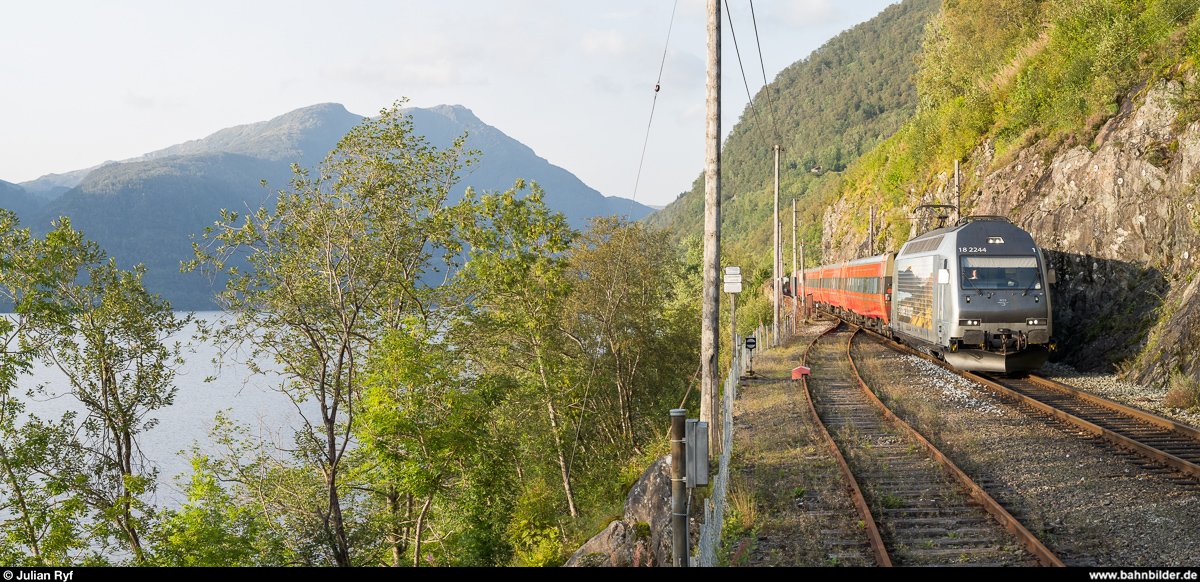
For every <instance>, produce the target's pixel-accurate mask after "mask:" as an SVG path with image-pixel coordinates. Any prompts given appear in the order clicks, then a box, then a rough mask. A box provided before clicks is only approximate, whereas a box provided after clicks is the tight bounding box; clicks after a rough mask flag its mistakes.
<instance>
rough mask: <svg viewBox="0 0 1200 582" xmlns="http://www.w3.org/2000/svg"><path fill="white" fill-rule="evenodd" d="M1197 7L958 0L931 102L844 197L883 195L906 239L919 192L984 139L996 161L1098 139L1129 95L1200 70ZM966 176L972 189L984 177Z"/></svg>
mask: <svg viewBox="0 0 1200 582" xmlns="http://www.w3.org/2000/svg"><path fill="white" fill-rule="evenodd" d="M1195 14H1196V6H1194V5H1193V3H1190V2H1182V1H1179V0H1160V1H1150V2H1126V1H1124V0H1083V1H1079V2H1077V1H1067V0H984V1H978V2H961V1H947V2H946V3H945V5H944V6H943V9H942V11H941V12H940V13H939V14H938V15H936V16H935V17H934V18H933V19H932V20H931V21H930V24H929V25H928V27H927V29H926V35H925V40H924V52H923V55H922V57H921V71H920V73H919V74H918V75H917V76H916V79H917V85H918V89H919V91H920V94H921V102H922V108H921V110H920V111H918V112H917V114H916V115H914V116H913V118H912V119H911V120H909V122H908V123H907V124H906V125H905V126H904V127H903V128H902V129H900V130H899V131H897V132H896V134H895V135H893V136H892V137H891V138H890V139H889V140H887V142H885V143H884V144H882V145H881V146H880V147H878V148H876V149H875V150H874V151H872V152H871V153H869V154H867V155H865V156H863V157H862V158H861V159H860V160H859V162H858V163H857V164H855V165H854V166H853V167H852V168H850V169H849V170H848V171H847V173H846V180H845V184H844V185H843V186H842V187H841V188H840V194H841V195H843V196H845V197H847V198H848V199H849V200H850V203H851V207H860V208H865V207H866V205H867V204H869V203H875V202H876V201H882V203H883V214H884V216H885V218H884V227H883V230H884V231H885V232H888V233H889V234H888V238H889V239H890V241H889V242H890V243H891V244H890V246H891V247H892V248H897V247H898V246H899V244H901V243H902V242H904V240H905V239H906V238H907V236H908V231H909V226H910V225H909V222H908V220H907V218H908V214H909V212H908V211H909V209H910V208H912V207H913V206H914V205H915V204H916V203H917V201H916V200H917V196H919V195H921V194H924V193H928V192H936V191H939V190H942V189H944V188H946V185H947V183H946V181H945V178H944V176H945V173H946V172H948V170H949V169H950V168H952V167H953V164H954V161H955V160H966V159H967V158H968V157H969V156H970V154H971V152H973V151H975V149H976V148H977V147H978V146H979V145H981V144H983V143H985V142H987V141H989V140H990V141H991V143H992V145H993V146H994V147H995V152H996V156H995V159H994V160H993V162H992V164H993V165H992V167H996V166H998V165H1003V164H1006V163H1008V162H1009V161H1010V160H1011V159H1012V157H1013V156H1014V155H1015V152H1016V151H1017V150H1019V149H1020V148H1026V147H1034V148H1036V150H1037V151H1038V153H1040V154H1041V156H1042V157H1043V159H1046V158H1048V157H1049V156H1050V155H1051V154H1052V153H1053V152H1054V151H1056V150H1057V149H1058V148H1060V147H1075V146H1080V145H1083V146H1090V145H1091V143H1092V140H1093V138H1094V136H1095V135H1096V132H1097V131H1098V130H1099V129H1100V127H1101V126H1102V125H1103V124H1104V122H1105V121H1107V120H1108V119H1109V118H1110V117H1111V116H1112V115H1113V114H1115V113H1116V111H1117V106H1118V100H1119V99H1121V98H1123V97H1124V96H1125V95H1126V94H1128V93H1129V92H1130V91H1132V90H1133V89H1134V88H1135V87H1137V86H1139V84H1142V83H1147V82H1149V81H1151V80H1153V79H1155V78H1158V77H1162V76H1167V77H1171V76H1176V75H1180V73H1181V72H1183V71H1187V70H1189V69H1191V68H1192V67H1193V66H1194V61H1195V58H1196V57H1195V55H1196V54H1198V53H1197V47H1198V46H1200V45H1198V44H1197V42H1196V40H1195V39H1197V38H1200V33H1196V30H1200V29H1197V26H1198V25H1197V24H1195V23H1194V17H1195ZM1189 91H1190V92H1192V93H1194V92H1195V88H1194V87H1191V86H1190V84H1189V86H1187V87H1185V91H1184V95H1182V96H1181V98H1180V99H1179V100H1178V101H1179V102H1178V103H1177V105H1182V106H1183V114H1182V116H1181V119H1183V120H1184V121H1183V122H1182V123H1187V122H1188V120H1190V119H1194V118H1195V117H1196V115H1200V113H1196V112H1197V111H1200V109H1195V107H1194V106H1192V105H1191V99H1189V93H1188V92H1189ZM1193 109H1195V111H1192V110H1193ZM1160 145H1161V147H1158V148H1155V149H1154V151H1153V152H1151V156H1150V157H1151V159H1152V161H1153V162H1157V163H1159V164H1162V165H1166V164H1168V163H1170V161H1171V159H1172V158H1173V150H1172V149H1171V146H1170V144H1160ZM986 169H987V168H985V170H986ZM966 178H967V182H966V183H965V184H963V186H962V188H963V191H965V192H970V191H971V190H972V189H974V188H975V187H976V186H975V184H974V181H975V180H977V178H976V177H975V175H974V173H971V172H968V173H966ZM947 192H948V190H947ZM940 201H941V202H948V201H949V198H948V194H944V195H943V198H942V200H940ZM855 228H861V229H863V230H865V225H858V224H855Z"/></svg>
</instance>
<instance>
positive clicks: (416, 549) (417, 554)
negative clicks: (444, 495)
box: [413, 495, 433, 568]
mask: <svg viewBox="0 0 1200 582" xmlns="http://www.w3.org/2000/svg"><path fill="white" fill-rule="evenodd" d="M430 503H433V496H432V495H430V496H429V498H427V499H426V500H425V505H424V506H422V507H421V513H420V514H418V515H417V527H416V531H415V535H416V537H417V539H416V541H415V542H414V543H413V567H414V568H419V567H420V566H421V528H422V527H424V523H425V512H426V511H429V504H430Z"/></svg>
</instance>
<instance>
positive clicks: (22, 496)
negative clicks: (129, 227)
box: [0, 211, 190, 565]
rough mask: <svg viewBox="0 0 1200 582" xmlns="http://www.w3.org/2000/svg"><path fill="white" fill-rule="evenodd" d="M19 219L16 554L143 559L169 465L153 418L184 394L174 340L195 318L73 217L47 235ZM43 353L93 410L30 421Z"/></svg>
mask: <svg viewBox="0 0 1200 582" xmlns="http://www.w3.org/2000/svg"><path fill="white" fill-rule="evenodd" d="M17 226H18V225H17V221H16V219H15V217H14V216H13V215H12V214H11V213H8V212H6V211H5V212H0V239H3V240H4V243H5V245H4V250H3V254H0V267H2V270H0V290H2V291H0V292H2V294H3V298H4V299H6V300H8V301H10V302H12V304H13V305H14V306H15V308H16V313H15V316H14V317H15V318H14V319H8V318H6V319H4V320H3V323H0V335H2V336H3V337H4V340H5V343H6V346H8V347H6V349H5V350H4V354H3V363H2V364H0V473H2V474H3V475H2V476H0V479H2V481H3V485H4V486H3V488H2V489H0V495H2V497H0V499H2V500H3V508H4V510H5V513H6V514H11V515H13V516H15V519H13V520H11V521H6V522H4V524H3V526H0V530H2V534H0V535H3V536H4V537H5V538H6V540H7V542H8V544H7V549H6V550H5V552H6V555H5V561H6V562H8V563H27V564H38V565H51V564H53V565H57V564H95V563H101V562H102V561H104V559H105V558H103V557H101V556H100V555H97V552H99V553H102V554H103V553H107V552H108V551H109V550H110V549H111V548H113V547H114V546H115V547H116V548H117V551H119V552H128V553H129V554H132V556H133V559H134V560H135V561H136V562H137V563H143V562H144V561H145V551H144V542H143V539H142V538H143V536H144V534H145V533H146V532H147V531H148V530H149V529H150V528H151V526H152V524H153V522H154V519H155V508H154V507H153V506H152V505H151V504H150V502H149V501H148V500H149V499H150V498H151V497H152V495H153V493H154V489H155V478H156V475H157V471H156V470H155V469H154V468H153V467H152V466H151V465H150V464H149V463H148V462H147V461H146V460H145V459H144V458H143V457H142V455H141V453H140V451H139V447H138V441H139V439H140V435H141V433H142V432H144V431H146V430H148V429H150V428H152V427H153V426H154V425H155V424H156V422H157V421H156V420H154V419H153V418H152V417H151V416H149V415H151V414H152V413H153V412H154V411H155V410H158V409H160V408H162V407H164V406H169V405H170V404H171V402H172V400H173V399H174V395H175V388H174V386H173V385H172V379H173V377H174V367H175V366H177V365H179V364H181V363H182V360H181V359H180V357H179V352H180V347H179V345H178V344H176V345H174V346H173V347H171V346H167V345H166V344H165V343H164V341H165V337H166V336H168V335H170V334H172V333H174V332H177V331H179V330H180V329H181V328H182V327H183V326H184V325H186V324H187V323H188V321H189V320H190V318H189V317H185V318H183V319H178V318H176V317H175V315H174V313H173V312H172V311H171V306H170V304H168V303H166V302H164V301H162V300H160V299H159V298H158V297H157V296H153V295H150V294H149V293H148V292H146V289H145V287H144V286H143V285H142V276H143V274H144V273H145V269H144V267H142V266H140V265H139V266H138V267H136V268H135V269H134V270H133V271H123V270H121V269H118V268H117V267H116V263H115V261H113V260H111V259H108V260H106V258H107V257H106V256H105V253H104V251H102V250H100V249H99V247H98V246H97V245H96V244H95V243H94V242H91V241H88V240H87V239H86V238H85V237H84V236H83V235H82V234H81V233H79V232H78V231H75V230H73V229H72V228H71V225H70V223H69V221H67V220H63V221H62V222H61V223H59V224H56V225H55V228H54V230H53V231H51V232H50V233H48V234H47V235H46V237H45V239H44V240H41V239H35V238H33V237H31V236H30V234H29V231H28V230H21V229H18V228H17ZM14 343H16V344H17V346H18V347H19V349H16V350H11V349H9V348H10V347H12V346H13V344H14ZM35 358H37V359H41V360H42V361H43V362H44V363H45V364H47V365H49V366H53V367H55V368H57V369H58V370H59V371H61V372H62V373H63V374H64V375H65V376H66V379H67V383H68V390H69V394H70V396H71V397H72V398H74V399H75V400H77V401H79V403H80V404H81V405H82V406H83V408H84V410H85V415H84V416H83V418H82V419H80V420H79V421H78V423H77V421H76V416H75V415H74V414H71V413H68V414H65V415H64V416H63V417H62V419H61V420H60V421H58V422H45V421H42V420H41V419H39V418H37V417H35V416H30V417H28V418H26V419H24V422H23V423H20V424H19V423H18V422H19V421H18V419H19V418H20V417H21V416H22V412H23V409H24V406H23V404H22V403H21V402H20V401H19V400H17V398H16V396H15V395H14V394H13V390H14V389H15V387H16V377H17V376H18V375H19V374H21V373H23V372H24V371H26V370H27V369H28V367H29V365H30V363H31V362H32V361H33V360H34V359H35ZM39 391H40V392H41V393H42V394H43V395H44V396H54V395H51V394H48V392H47V389H46V388H39ZM29 395H30V396H32V391H31V392H30V393H29Z"/></svg>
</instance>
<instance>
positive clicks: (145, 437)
mask: <svg viewBox="0 0 1200 582" xmlns="http://www.w3.org/2000/svg"><path fill="white" fill-rule="evenodd" d="M184 315H185V314H183V313H179V314H177V316H179V317H183V316H184ZM196 316H197V318H199V319H205V320H209V321H212V320H214V319H217V318H219V317H220V316H221V312H218V311H213V312H200V313H197V314H196ZM195 331H196V326H195V325H191V326H189V327H188V328H187V329H184V330H182V331H180V332H179V333H178V334H176V335H174V336H172V337H171V339H170V340H169V343H174V342H176V341H178V342H180V343H181V344H182V345H183V346H185V347H184V349H183V352H182V354H181V355H182V356H183V358H184V360H185V363H184V365H183V366H182V367H180V368H179V370H178V372H177V374H176V376H175V382H174V383H175V386H176V387H177V388H178V392H177V393H176V395H175V403H174V404H173V405H172V406H169V407H167V408H163V409H159V410H157V411H155V412H154V413H152V414H150V415H149V417H152V418H157V419H158V420H159V424H158V426H156V427H154V428H153V429H151V430H149V431H147V432H144V433H142V434H141V436H140V443H141V448H142V452H143V453H144V454H145V455H146V457H148V458H149V459H150V461H151V462H152V463H154V464H155V466H157V467H158V468H159V481H160V484H159V488H158V499H157V503H158V504H159V505H161V506H165V507H178V506H179V505H181V504H182V503H183V501H184V500H185V499H186V496H185V495H184V494H183V493H182V492H181V488H182V485H183V484H185V483H186V481H187V479H186V475H187V474H189V473H190V472H191V464H190V462H189V460H188V456H187V455H186V454H185V455H180V454H179V453H180V452H181V451H187V450H188V449H190V448H191V447H192V445H193V444H197V445H199V446H200V447H201V448H202V449H205V450H210V451H211V450H213V446H212V444H211V441H210V440H209V430H210V429H211V428H212V426H213V419H214V417H216V415H217V413H218V412H219V411H222V410H228V411H229V412H228V413H227V414H228V416H229V417H230V418H231V419H233V420H235V421H237V422H239V423H243V424H247V425H249V426H250V427H251V434H252V435H258V434H262V435H263V436H264V437H265V438H270V439H271V440H273V441H280V442H284V443H290V442H291V441H292V432H291V431H292V427H294V426H297V425H298V424H299V420H300V418H299V415H298V414H297V412H296V407H295V406H294V405H293V404H292V402H291V400H289V399H288V398H287V396H285V395H283V394H282V393H280V392H278V391H277V390H276V388H277V387H278V386H279V384H280V378H279V377H278V376H275V375H254V374H251V373H250V371H249V370H248V369H247V367H246V365H245V358H246V357H247V356H246V354H245V353H239V354H227V355H226V357H225V359H224V361H223V363H222V364H221V366H220V367H219V368H218V367H217V366H216V365H214V364H213V363H212V362H213V359H214V358H216V357H217V356H218V355H219V351H218V349H217V347H216V346H214V345H211V344H198V343H197V342H195V341H193V340H192V335H193V334H194V333H195ZM189 343H191V344H192V345H191V346H190V347H188V344H189ZM209 376H215V377H216V379H215V380H213V381H212V382H205V381H204V379H205V378H206V377H209ZM18 383H19V386H20V388H21V392H24V389H25V388H33V387H35V386H38V385H46V386H47V387H48V391H49V392H51V393H54V394H59V395H60V396H59V397H57V398H45V397H41V396H38V397H36V398H35V400H34V401H32V402H27V403H26V410H27V412H30V413H32V414H36V415H37V416H39V417H41V418H43V419H50V418H54V419H57V418H59V417H61V416H62V414H63V413H64V412H67V411H69V410H74V411H76V412H78V413H79V415H80V416H83V415H84V411H83V407H82V406H81V405H80V404H79V402H77V401H76V400H75V399H74V398H73V397H71V395H70V393H69V386H68V384H67V382H66V378H65V376H63V374H62V373H61V372H60V371H59V370H58V369H57V368H49V367H45V366H36V367H35V368H34V371H33V374H32V375H27V376H23V377H21V378H20V380H19V381H18ZM306 413H307V411H306ZM309 418H313V417H312V416H310V417H309ZM317 418H319V416H317ZM274 436H281V437H282V438H279V439H276V438H273V437H274ZM177 476H185V478H184V479H183V481H182V482H179V483H177V480H176V479H175V478H176V477H177Z"/></svg>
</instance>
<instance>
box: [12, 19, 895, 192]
mask: <svg viewBox="0 0 1200 582" xmlns="http://www.w3.org/2000/svg"><path fill="white" fill-rule="evenodd" d="M894 1H895V0H840V1H839V0H759V1H758V2H756V3H755V5H754V9H755V12H756V15H757V19H758V31H759V36H760V39H761V42H762V49H763V53H764V61H765V65H766V71H767V76H768V78H771V79H773V78H774V77H775V75H776V74H777V73H778V72H779V71H780V70H782V69H783V68H784V67H786V66H787V65H789V64H791V63H793V62H795V61H796V60H799V59H801V58H804V57H807V56H808V55H809V54H810V53H811V52H812V51H813V50H814V49H816V48H817V47H819V46H820V45H821V44H823V43H824V42H825V41H826V40H828V39H829V38H831V37H833V36H835V35H837V34H838V33H840V32H841V31H843V30H846V29H848V28H850V27H852V26H854V25H855V24H857V23H859V22H863V21H865V20H868V19H870V18H872V17H873V16H875V15H876V14H878V13H879V12H880V11H882V10H883V9H884V8H885V7H887V6H888V5H889V4H892V3H894ZM672 4H673V0H638V1H634V0H610V1H608V2H586V3H585V2H564V1H549V0H492V1H458V2H456V1H451V0H445V1H441V2H410V1H396V2H368V1H343V2H339V3H337V4H336V5H335V4H333V3H330V2H327V1H321V2H316V1H308V2H306V1H297V0H289V1H287V2H256V1H254V0H241V1H224V0H216V1H212V0H210V1H206V2H192V3H187V4H184V3H181V2H162V1H150V2H134V1H117V0H109V1H104V2H54V1H43V2H27V1H25V0H0V28H2V32H0V86H2V87H3V89H0V112H2V113H0V179H3V180H7V181H9V182H23V181H27V180H32V179H34V178H37V177H38V176H41V175H43V174H47V173H51V172H66V171H70V170H76V169H80V168H84V167H88V166H93V165H96V164H99V163H101V162H103V161H105V160H120V159H125V158H131V157H135V156H139V155H141V154H143V153H146V152H149V151H153V150H156V149H161V148H163V147H166V146H169V145H173V144H176V143H180V142H183V141H187V140H189V139H197V138H200V137H204V136H206V135H208V134H210V133H212V132H214V131H217V130H219V129H222V128H225V127H229V126H233V125H238V124H243V123H251V122H255V121H263V120H266V119H270V118H272V117H275V116H277V115H280V114H282V113H285V112H287V111H290V110H292V109H296V108H299V107H304V106H307V105H312V104H315V103H322V102H337V103H342V104H343V105H345V106H346V108H347V109H349V110H350V111H352V112H354V113H358V114H361V115H373V114H375V113H377V112H378V111H379V110H380V109H381V108H383V107H386V106H388V105H390V104H391V103H392V102H393V101H395V100H396V99H399V98H400V97H408V98H409V100H410V101H409V105H413V106H418V107H430V106H434V105H438V104H442V103H447V104H461V105H464V106H466V107H468V108H470V109H471V110H472V111H474V112H475V114H476V115H477V116H479V118H480V119H481V120H483V121H484V122H485V123H488V124H490V125H493V126H495V127H497V128H499V129H500V130H501V131H503V132H505V133H507V134H508V135H510V136H512V137H514V138H516V139H518V140H520V141H522V142H524V143H525V144H526V145H528V146H530V147H532V148H533V149H534V151H536V152H537V153H538V155H540V156H542V157H544V158H546V159H548V160H549V161H550V162H551V163H554V164H557V165H559V166H562V167H564V168H566V169H567V170H569V171H571V172H573V173H575V174H576V175H577V176H579V177H580V178H581V179H582V180H583V181H584V182H586V183H587V184H588V185H590V186H592V187H594V188H596V189H597V190H599V191H600V192H601V193H603V194H604V195H606V196H622V197H625V198H628V197H630V196H631V195H632V194H633V186H634V178H635V175H636V172H637V165H638V156H639V155H640V153H641V148H642V140H643V138H644V136H645V129H646V122H647V119H648V116H649V113H650V105H651V101H652V98H653V87H654V82H655V78H656V77H657V75H658V70H659V64H660V60H661V58H662V54H663V46H664V41H665V40H666V34H667V27H668V24H669V21H670V16H671V8H672ZM704 4H705V3H704V0H680V1H679V8H678V12H677V14H676V16H675V23H674V28H673V31H672V33H671V41H670V49H669V51H668V55H667V61H666V67H665V70H664V71H663V79H662V91H661V92H660V94H659V98H658V106H657V111H656V113H655V118H654V126H653V127H652V129H651V134H650V144H649V150H648V152H647V155H646V167H645V169H644V170H643V175H642V181H641V185H640V186H639V187H638V194H637V200H638V201H639V202H642V203H646V204H654V205H661V204H666V203H667V202H670V201H671V200H673V199H674V198H675V196H676V195H678V194H679V193H680V192H682V191H684V190H686V189H688V188H689V187H690V185H691V183H692V180H694V179H695V178H696V176H697V175H699V172H700V171H701V169H702V167H703V162H704V149H703V137H704V125H703V115H704V53H705V31H704V24H705V19H704ZM729 5H730V7H731V9H732V15H733V22H734V26H735V27H736V32H737V36H738V43H739V45H740V48H741V52H742V58H743V61H744V62H745V65H746V67H747V76H748V77H749V79H750V83H751V91H752V92H757V90H758V88H759V87H760V86H761V84H762V72H761V69H760V67H759V63H758V57H757V52H756V50H755V47H754V45H753V42H754V31H753V29H752V28H751V21H750V8H749V3H748V2H747V1H746V0H730V2H729ZM723 51H724V56H725V64H724V66H725V74H724V91H723V93H724V96H723V100H724V111H725V113H724V119H725V122H724V124H723V130H724V131H725V132H726V133H728V131H729V129H730V128H731V127H733V124H734V123H735V122H736V120H737V118H738V116H739V115H740V114H741V113H742V111H743V109H744V108H745V105H746V101H747V99H746V91H745V88H744V87H743V85H742V77H741V73H740V72H739V71H738V69H737V63H736V60H734V57H735V53H734V50H733V40H732V38H731V37H730V36H729V34H728V26H727V25H726V36H725V37H724V44H723Z"/></svg>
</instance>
